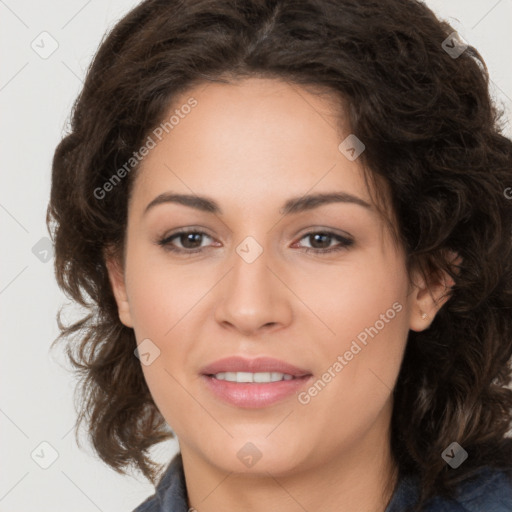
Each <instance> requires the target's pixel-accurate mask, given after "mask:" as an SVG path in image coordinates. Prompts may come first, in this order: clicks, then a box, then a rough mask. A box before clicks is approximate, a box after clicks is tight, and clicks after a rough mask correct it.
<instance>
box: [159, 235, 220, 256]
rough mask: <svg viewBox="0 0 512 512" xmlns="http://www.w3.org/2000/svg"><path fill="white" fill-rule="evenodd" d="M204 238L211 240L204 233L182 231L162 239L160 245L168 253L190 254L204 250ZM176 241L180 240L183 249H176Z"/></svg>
mask: <svg viewBox="0 0 512 512" xmlns="http://www.w3.org/2000/svg"><path fill="white" fill-rule="evenodd" d="M203 237H207V238H211V237H210V236H209V235H207V234H206V233H205V232H204V231H195V230H182V231H178V232H177V233H174V234H172V235H170V236H167V237H165V238H162V239H161V240H159V241H158V244H159V245H161V246H162V247H163V248H164V249H165V250H166V251H172V252H179V253H189V254H190V253H195V252H201V251H202V250H203V247H202V246H201V242H202V241H203ZM174 239H178V240H179V242H180V243H181V245H182V247H176V246H175V245H173V240H174Z"/></svg>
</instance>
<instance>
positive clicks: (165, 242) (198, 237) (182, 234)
mask: <svg viewBox="0 0 512 512" xmlns="http://www.w3.org/2000/svg"><path fill="white" fill-rule="evenodd" d="M205 237H206V238H210V239H211V238H212V237H211V236H209V235H208V234H207V233H205V232H204V231H197V230H181V231H178V232H176V233H173V234H172V235H169V236H166V237H164V238H161V239H160V240H158V242H157V243H158V245H160V246H162V247H163V248H164V250H166V251H171V252H175V253H182V254H193V253H198V252H201V251H203V249H204V248H205V246H203V245H202V242H203V241H204V239H205ZM304 239H308V240H309V241H310V243H311V244H312V246H310V247H303V246H301V248H302V249H303V250H304V252H314V253H318V254H325V253H329V252H334V251H341V250H344V249H346V248H347V247H350V246H351V245H353V243H354V240H352V239H351V238H348V237H345V236H341V235H338V234H336V233H334V232H332V231H310V232H309V233H306V234H305V235H303V236H302V237H301V238H300V239H299V240H304ZM175 240H178V241H179V243H180V245H181V247H177V246H176V245H175ZM333 241H337V245H334V246H331V244H332V242H333Z"/></svg>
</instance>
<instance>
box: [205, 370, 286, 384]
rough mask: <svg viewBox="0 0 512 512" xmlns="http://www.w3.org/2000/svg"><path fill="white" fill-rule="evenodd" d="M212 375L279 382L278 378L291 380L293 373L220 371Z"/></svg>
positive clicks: (239, 379) (219, 377)
mask: <svg viewBox="0 0 512 512" xmlns="http://www.w3.org/2000/svg"><path fill="white" fill-rule="evenodd" d="M214 377H215V378H216V379H218V380H227V381H229V382H263V383H265V382H279V381H280V380H292V379H293V378H294V377H293V375H288V374H287V373H279V372H257V373H251V372H220V373H216V374H215V375H214Z"/></svg>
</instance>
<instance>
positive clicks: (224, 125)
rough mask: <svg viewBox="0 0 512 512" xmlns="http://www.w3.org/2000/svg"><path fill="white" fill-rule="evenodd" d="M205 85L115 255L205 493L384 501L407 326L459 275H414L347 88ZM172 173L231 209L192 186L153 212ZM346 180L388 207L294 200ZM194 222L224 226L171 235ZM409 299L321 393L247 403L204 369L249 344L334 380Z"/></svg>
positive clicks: (252, 504)
mask: <svg viewBox="0 0 512 512" xmlns="http://www.w3.org/2000/svg"><path fill="white" fill-rule="evenodd" d="M191 96H192V97H194V98H195V99H196V100H197V102H198V104H197V106H196V107H195V108H194V109H193V110H192V111H191V112H190V114H188V115H187V116H186V117H185V118H184V119H181V120H180V123H179V125H177V126H175V127H174V129H173V130H172V131H170V132H169V133H168V134H167V135H165V136H164V137H163V138H162V140H161V141H160V142H159V143H158V144H157V146H156V147H155V148H154V149H152V150H151V151H150V152H149V154H148V155H147V156H146V157H145V159H144V161H143V164H142V167H141V169H140V171H139V173H138V175H137V177H136V181H135V184H134V188H133V195H132V197H131V200H130V203H129V208H128V225H127V231H126V246H125V251H126V252H125V265H124V268H123V266H122V264H121V263H120V262H118V261H117V260H116V259H115V258H113V257H108V258H107V264H108V269H109V276H110V280H111V283H112V287H113V291H114V294H115V297H116V300H117V304H118V307H119V317H120V319H121V321H122V322H123V323H124V324H125V325H126V326H129V327H132V328H133V329H134V331H135V335H136V339H137V343H140V342H141V341H142V340H144V339H146V338H149V339H151V340H152V342H153V343H154V344H155V345H156V346H157V347H158V348H159V350H160V356H159V357H157V358H156V359H155V360H154V362H153V363H152V364H151V365H148V366H146V365H142V369H143V371H144V375H145V378H146V381H147V383H148V386H149V388H150V391H151V394H152V396H153V398H154V400H155V403H156V405H157V406H158V408H159V409H160V411H161V412H162V414H163V416H164V417H165V419H166V421H167V422H168V423H169V425H170V426H171V427H172V429H173V431H174V432H175V433H176V434H177V436H178V439H179V444H180V448H181V453H182V456H183V463H184V470H185V476H186V482H187V491H188V496H189V506H193V507H195V508H196V509H197V510H199V511H200V512H210V511H211V512H213V511H218V510H223V511H226V512H231V511H233V512H234V511H239V510H246V511H267V510H280V511H284V512H298V511H303V510H304V509H305V510H323V511H325V512H330V511H332V512H334V511H336V512H340V511H342V512H356V511H357V512H364V511H368V512H370V511H371V512H377V511H384V509H385V506H386V504H387V502H388V500H389V499H390V496H391V492H392V490H393V485H394V484H395V482H396V480H395V477H396V471H395V470H396V465H395V463H394V460H393V457H392V455H391V451H390V434H389V425H390V419H391V412H392V406H393V403H392V398H391V393H392V389H393V387H394V385H395V382H396V378H397V375H398V371H399V368H400V363H401V360H402V356H403V352H404V348H405V344H406V340H407V335H408V332H409V330H410V329H412V330H415V331H420V330H423V329H426V328H428V327H429V325H430V323H431V322H432V320H433V318H434V316H435V314H436V312H437V311H438V310H439V308H440V307H441V306H442V305H443V303H444V302H445V300H446V295H445V292H446V289H447V287H449V286H451V285H452V284H453V283H452V282H451V281H450V278H449V276H446V275H443V276H442V279H436V280H434V279H433V278H432V279H429V280H428V281H426V280H425V279H423V278H422V277H421V276H420V275H419V274H417V275H416V274H414V276H413V277H414V279H413V281H414V283H415V284H412V283H411V282H409V280H408V276H407V272H406V267H405V254H404V252H403V250H402V249H401V248H400V247H397V246H396V245H395V244H394V243H393V241H392V238H391V233H390V232H389V229H388V227H387V226H386V225H385V223H384V221H383V219H382V218H381V216H379V214H378V213H377V211H376V210H375V205H374V204H373V203H372V200H371V195H370V193H369V190H368V189H367V187H366V185H365V181H364V178H363V169H362V166H361V165H362V164H361V160H360V159H356V160H355V161H349V160H348V159H347V158H346V157H345V156H344V155H343V154H342V153H341V152H340V151H339V149H338V145H339V144H340V142H341V141H342V140H343V139H344V138H345V137H346V136H347V135H349V134H350V130H349V129H345V130H344V133H343V134H341V135H340V133H341V132H340V130H338V129H335V128H334V127H335V120H334V119H335V118H334V113H333V109H332V102H330V100H332V98H328V97H327V96H325V95H323V96H321V95H317V94H314V93H312V92H311V91H309V90H306V89H304V88H303V87H299V86H296V85H290V84H288V83H286V82H283V81H279V80H274V79H261V78H250V79H244V80H241V81H238V82H235V83H230V84H221V83H212V84H210V85H208V86H206V87H205V85H204V84H203V85H202V86H197V87H195V88H193V89H191V90H189V91H188V92H187V94H185V95H184V96H183V97H182V98H181V99H180V101H181V103H179V102H178V103H177V105H178V106H179V105H180V104H183V103H185V101H186V99H187V98H189V97H191ZM175 108H176V105H174V107H173V109H171V110H170V112H171V111H172V110H174V109H175ZM342 131H343V130H342ZM171 191H172V192H175V193H181V194H193V195H199V196H207V197H209V198H211V199H214V200H215V201H216V202H217V203H218V204H219V206H220V207H221V208H222V212H223V213H222V214H212V213H208V212H203V211H199V210H196V209H194V208H191V207H189V206H185V205H181V204H176V203H164V204H160V205H158V206H155V207H154V208H151V209H150V210H149V211H148V212H147V213H144V210H145V208H146V206H147V205H148V203H150V202H151V201H152V200H153V199H154V198H155V197H156V196H158V195H159V194H162V193H164V192H171ZM333 191H340V192H346V193H350V194H352V195H354V196H357V197H359V198H361V199H363V200H365V201H366V202H368V203H370V204H373V208H372V209H368V208H364V207H362V206H360V205H357V204H353V203H339V202H338V203H331V204H326V205H322V206H319V207H318V208H315V209H312V210H309V211H305V212H301V213H298V214H294V215H285V216H284V215H283V214H282V211H280V209H281V208H282V206H283V204H284V202H285V201H286V200H287V199H289V198H290V197H300V196H303V195H304V194H306V193H317V192H333ZM190 227H194V228H197V231H204V232H206V235H205V236H203V238H202V239H201V238H199V240H198V241H197V242H196V244H195V245H194V244H191V243H190V242H189V244H188V245H186V244H187V238H186V237H182V238H179V237H176V238H174V240H173V242H172V243H173V244H174V246H176V247H179V248H184V250H186V247H189V248H194V247H202V248H203V249H202V252H199V253H193V254H192V255H189V256H187V255H185V254H176V253H172V252H169V251H166V250H165V249H164V248H163V247H162V246H160V245H158V243H157V242H158V240H159V239H161V238H164V237H165V236H169V235H171V234H173V232H175V231H177V230H178V229H179V228H190ZM322 230H323V231H326V230H328V231H333V232H335V234H340V235H342V236H348V237H349V238H351V239H352V240H353V244H352V245H351V246H348V247H344V248H342V250H340V251H337V252H331V253H324V254H322V253H321V252H320V251H321V250H322V248H330V247H335V246H339V241H338V240H337V239H336V238H334V237H333V238H331V239H327V240H324V241H323V242H322V241H320V243H319V242H316V245H315V239H314V238H312V237H310V236H306V234H308V233H318V232H322ZM247 236H251V237H253V238H254V239H255V240H256V241H257V243H258V244H259V245H260V246H261V248H262V249H263V252H262V254H261V255H260V256H259V257H258V258H257V259H256V260H255V261H253V262H252V263H247V262H246V261H244V259H242V258H241V257H240V256H239V254H238V253H237V252H236V248H237V246H238V245H239V244H240V243H241V242H242V241H243V240H244V239H245V238H246V237H247ZM322 244H323V245H322ZM307 247H309V248H317V249H318V253H316V254H315V253H313V252H310V253H307V252H305V251H304V248H307ZM189 250H190V249H189ZM251 250H252V249H251ZM396 302H398V303H399V304H400V305H401V306H402V309H401V311H400V312H398V313H397V314H396V316H395V317H394V318H393V319H392V320H389V321H388V322H386V323H385V327H384V328H382V329H381V330H380V331H379V333H378V335H376V336H375V337H374V338H369V341H368V344H367V345H366V346H364V348H363V349H362V350H361V351H360V352H359V353H358V354H357V355H355V356H354V357H353V359H352V360H350V361H348V362H347V365H346V366H344V368H343V370H342V371H340V372H338V373H337V374H336V376H335V378H332V379H331V381H330V382H329V383H328V384H327V385H326V386H325V387H324V389H323V390H322V391H321V392H319V393H318V394H317V395H316V396H315V397H313V398H312V399H311V401H310V402H309V403H308V404H301V403H299V401H298V400H297V396H295V395H292V396H290V397H289V398H286V399H285V400H283V401H281V402H279V403H277V404H274V405H272V406H268V407H264V408H260V409H246V408H240V407H235V406H232V405H229V404H227V403H225V402H223V401H221V400H219V399H218V398H216V397H215V396H214V395H212V394H211V392H210V391H209V390H208V389H206V387H205V386H204V384H203V383H202V380H201V379H200V378H199V373H200V369H201V368H202V367H203V366H205V365H206V364H209V363H211V362H213V361H216V360H217V359H220V358H222V357H226V356H230V355H235V354H237V355H242V356H245V357H247V358H253V357H257V356H262V355H265V356H270V357H275V358H277V359H281V360H284V361H287V362H289V363H291V364H294V365H296V366H299V367H302V368H306V369H309V370H310V371H311V373H312V374H313V375H314V378H315V379H314V380H315V381H316V380H317V379H318V378H321V376H322V374H324V373H325V372H326V371H327V369H328V368H329V367H332V365H333V364H334V363H335V362H336V360H337V357H338V356H339V355H342V356H343V354H344V353H345V352H346V351H347V350H349V349H350V346H351V343H352V341H353V340H354V339H356V336H357V335H358V334H359V333H361V332H362V331H364V329H365V328H368V327H370V326H374V325H375V323H376V321H377V320H379V319H380V318H381V316H380V315H382V314H384V313H385V312H386V311H387V310H388V309H390V308H391V307H392V305H393V304H394V303H396ZM422 312H425V313H427V314H428V317H427V318H422V316H421V313H422ZM306 389H307V388H306ZM247 442H251V443H253V444H254V445H255V446H257V448H258V450H259V451H260V452H261V459H260V460H259V461H258V462H257V463H256V464H254V466H252V467H250V468H248V467H246V466H245V465H244V464H243V463H242V462H241V461H240V459H239V458H238V457H237V452H238V451H239V450H240V449H241V448H242V447H243V446H244V445H245V444H246V443H247ZM388 486H391V487H388Z"/></svg>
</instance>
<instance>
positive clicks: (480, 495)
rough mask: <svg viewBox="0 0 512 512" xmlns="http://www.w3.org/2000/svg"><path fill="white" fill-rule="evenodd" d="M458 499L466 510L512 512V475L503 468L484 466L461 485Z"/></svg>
mask: <svg viewBox="0 0 512 512" xmlns="http://www.w3.org/2000/svg"><path fill="white" fill-rule="evenodd" d="M456 500H457V502H458V503H460V504H461V506H462V507H463V508H462V510H463V511H464V512H466V511H468V512H480V511H482V510H485V511H487V512H510V511H512V476H510V474H507V473H505V472H504V471H501V470H497V469H492V468H488V467H486V468H483V469H481V470H480V471H479V472H478V474H477V475H476V477H475V478H474V479H471V480H469V481H468V482H464V483H463V484H461V485H460V486H459V488H458V492H457V496H456Z"/></svg>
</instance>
